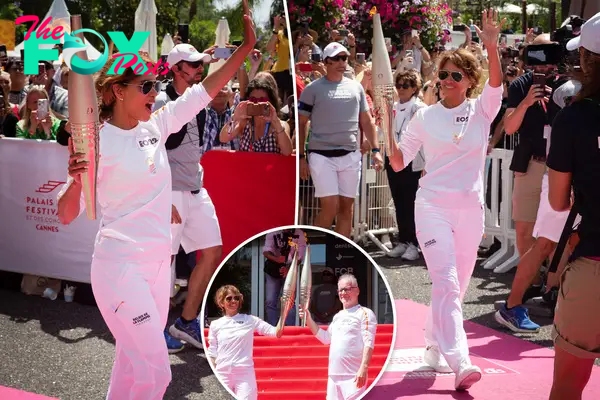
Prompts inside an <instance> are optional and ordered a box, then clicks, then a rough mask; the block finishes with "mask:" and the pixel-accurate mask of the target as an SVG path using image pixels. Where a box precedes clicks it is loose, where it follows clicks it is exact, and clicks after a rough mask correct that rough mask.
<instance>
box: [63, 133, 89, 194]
mask: <svg viewBox="0 0 600 400" xmlns="http://www.w3.org/2000/svg"><path fill="white" fill-rule="evenodd" d="M68 147H69V154H70V157H69V175H70V176H71V177H72V178H73V180H74V181H75V183H76V184H78V185H81V174H85V173H86V172H87V170H88V165H89V163H88V162H87V161H82V160H83V159H84V157H85V154H82V153H75V147H74V146H73V138H69V145H68Z"/></svg>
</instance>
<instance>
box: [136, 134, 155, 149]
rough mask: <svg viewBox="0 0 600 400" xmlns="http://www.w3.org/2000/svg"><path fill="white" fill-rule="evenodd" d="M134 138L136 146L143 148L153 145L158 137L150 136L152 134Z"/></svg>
mask: <svg viewBox="0 0 600 400" xmlns="http://www.w3.org/2000/svg"><path fill="white" fill-rule="evenodd" d="M136 140H137V146H138V147H139V149H140V150H145V149H146V148H147V147H149V146H151V147H153V146H155V145H156V144H157V143H158V138H157V137H152V136H147V137H140V138H137V139H136Z"/></svg>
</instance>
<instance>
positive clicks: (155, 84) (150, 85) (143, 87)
mask: <svg viewBox="0 0 600 400" xmlns="http://www.w3.org/2000/svg"><path fill="white" fill-rule="evenodd" d="M124 85H126V86H137V87H138V88H139V89H140V92H142V94H148V93H150V92H151V91H152V89H154V90H156V93H160V91H161V89H162V82H161V81H155V80H152V81H143V82H142V83H140V84H139V85H134V84H133V83H124Z"/></svg>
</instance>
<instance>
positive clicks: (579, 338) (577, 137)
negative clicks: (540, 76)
mask: <svg viewBox="0 0 600 400" xmlns="http://www.w3.org/2000/svg"><path fill="white" fill-rule="evenodd" d="M599 36H600V13H598V14H596V15H595V16H594V17H592V18H591V19H590V20H589V21H588V22H587V23H585V24H584V25H583V26H582V28H581V34H580V36H579V37H578V38H575V39H572V40H571V41H570V42H569V43H568V44H567V49H568V50H575V49H576V48H579V54H580V60H581V68H582V71H583V77H582V82H581V83H582V88H581V91H580V92H579V95H578V96H577V98H576V99H575V101H574V102H573V103H572V104H571V105H570V106H568V107H565V108H564V109H563V110H562V111H561V112H559V113H558V115H557V116H556V118H555V120H554V124H553V126H552V134H551V145H550V152H549V154H548V168H550V170H549V195H548V200H549V201H550V205H551V206H552V208H553V209H554V210H556V211H564V210H568V209H569V208H570V207H571V187H573V192H574V204H575V205H576V208H577V211H578V212H579V214H580V215H581V224H580V225H579V228H578V229H577V235H576V236H578V240H579V241H578V243H576V245H575V248H574V251H573V254H572V255H571V259H570V263H569V265H567V268H566V269H565V271H564V273H563V274H562V276H561V279H560V284H561V289H560V291H559V297H558V304H557V306H556V314H555V317H554V330H553V338H554V343H555V361H554V382H553V385H552V392H551V394H550V400H559V399H581V394H582V392H583V389H584V388H585V386H586V384H587V382H588V380H589V378H590V374H591V372H592V368H593V366H594V360H595V359H596V358H600V296H599V294H598V293H600V185H599V183H600V79H599V77H600V42H599V41H598V39H597V38H598V37H599Z"/></svg>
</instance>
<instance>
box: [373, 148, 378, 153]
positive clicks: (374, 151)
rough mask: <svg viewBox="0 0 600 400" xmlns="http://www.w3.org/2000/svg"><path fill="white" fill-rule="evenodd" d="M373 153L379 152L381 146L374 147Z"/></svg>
mask: <svg viewBox="0 0 600 400" xmlns="http://www.w3.org/2000/svg"><path fill="white" fill-rule="evenodd" d="M371 153H379V147H373V148H372V149H371Z"/></svg>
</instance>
